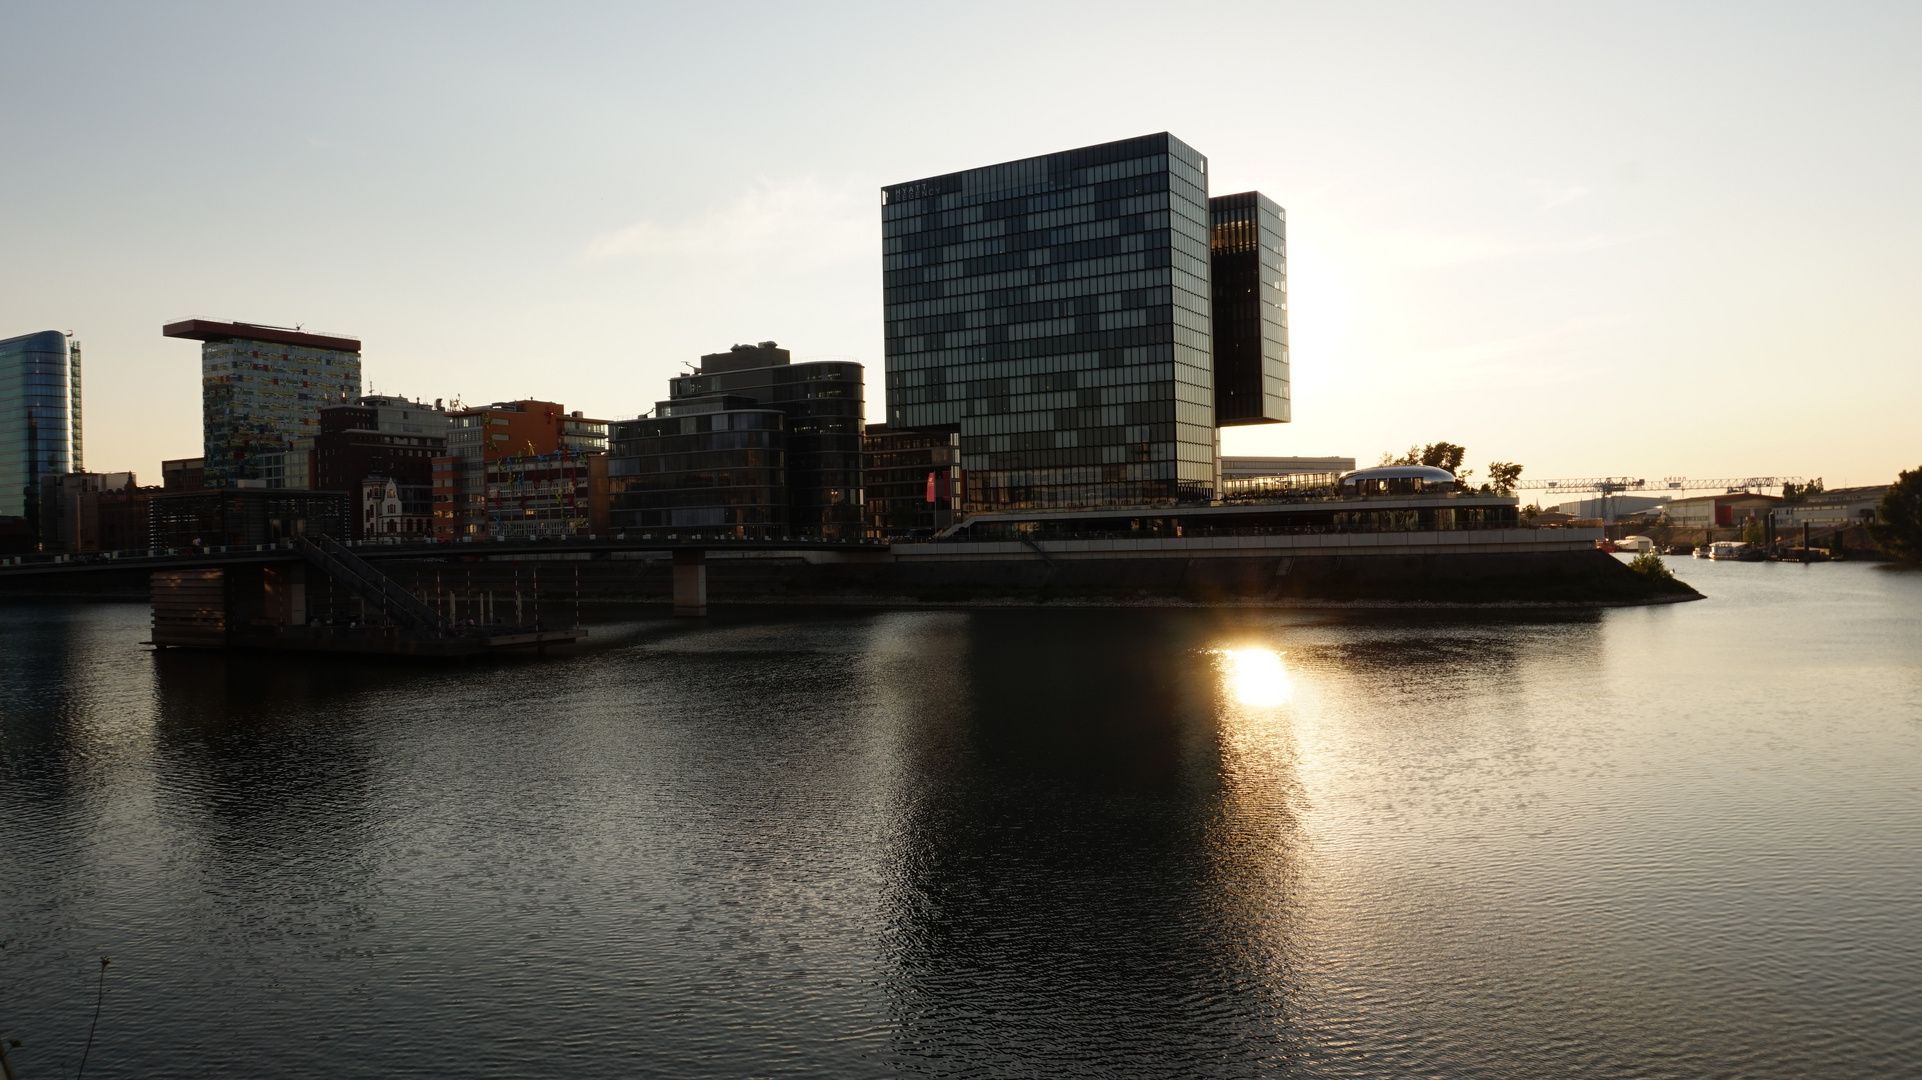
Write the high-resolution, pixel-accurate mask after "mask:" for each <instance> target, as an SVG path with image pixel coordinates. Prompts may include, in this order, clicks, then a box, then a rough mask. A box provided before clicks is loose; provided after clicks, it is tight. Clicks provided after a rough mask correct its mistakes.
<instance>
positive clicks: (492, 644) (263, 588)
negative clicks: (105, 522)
mask: <svg viewBox="0 0 1922 1080" xmlns="http://www.w3.org/2000/svg"><path fill="white" fill-rule="evenodd" d="M712 551H739V552H837V553H841V554H844V555H854V556H856V557H860V556H867V557H869V558H873V559H885V558H887V557H888V545H887V544H886V543H885V542H883V541H874V540H832V539H820V538H809V537H789V538H782V539H741V538H734V537H725V536H713V535H704V534H683V533H668V534H659V535H656V534H642V535H640V536H638V537H632V536H626V535H619V536H614V537H569V538H557V539H548V540H521V541H505V540H494V541H480V542H471V543H458V542H457V543H442V542H436V541H431V540H423V541H413V542H399V543H392V542H381V541H361V542H358V543H353V542H349V543H342V542H339V541H336V540H334V539H332V538H331V537H327V536H324V535H321V536H315V537H311V538H310V537H307V536H294V537H290V538H287V539H283V540H280V541H278V542H275V543H270V544H251V545H233V546H213V547H198V548H146V549H135V550H131V551H107V552H82V553H75V554H54V553H48V554H37V555H16V556H11V557H8V558H6V559H4V560H0V586H3V585H4V584H6V583H7V582H20V581H22V580H23V579H38V580H42V581H44V580H46V579H49V578H55V579H57V578H59V577H63V576H75V575H95V574H101V573H103V572H111V573H115V574H119V575H138V574H144V575H146V576H147V579H148V582H149V585H150V588H151V596H152V601H153V605H154V642H153V643H154V644H156V645H161V646H172V645H180V646H197V647H212V648H224V647H251V648H279V649H295V650H302V651H334V652H376V653H402V654H410V655H469V654H474V653H481V652H490V651H496V650H499V649H501V648H507V647H520V646H532V647H536V648H544V647H545V646H547V645H550V644H557V643H567V642H572V641H576V640H579V639H580V638H583V637H585V636H586V632H585V631H584V630H581V629H580V628H579V627H578V626H574V627H568V628H561V629H556V628H553V627H549V626H546V625H544V624H543V623H542V622H541V620H540V618H539V615H538V612H539V610H540V604H539V592H538V580H539V578H538V573H537V574H536V576H535V577H534V579H533V580H534V583H535V585H536V588H535V590H534V594H533V595H534V603H533V611H534V612H535V615H534V618H533V619H532V621H531V622H530V621H529V620H528V619H527V617H526V614H525V607H524V605H523V603H522V599H523V598H522V590H521V589H520V588H519V587H518V586H516V588H515V589H514V590H513V592H512V596H513V602H512V605H511V609H510V611H511V614H510V611H503V610H502V605H500V604H497V603H496V602H495V596H494V594H493V592H491V591H490V592H487V593H486V594H484V595H480V594H476V595H473V596H470V597H468V598H466V599H465V600H463V599H462V598H460V597H457V596H455V595H454V593H453V592H452V591H451V590H450V591H447V592H444V593H443V592H442V591H440V590H438V589H437V590H436V591H435V595H434V597H433V599H432V600H431V601H430V600H428V599H424V598H423V597H422V596H420V595H416V594H415V593H414V592H412V591H410V590H408V589H407V588H406V587H404V586H403V585H401V584H400V583H399V582H397V581H395V580H394V579H393V578H391V577H389V576H388V575H387V574H385V573H383V572H381V571H380V570H379V569H377V568H376V567H375V565H374V564H375V563H376V562H380V561H386V560H394V559H408V560H415V561H443V562H448V563H458V562H471V561H487V562H494V561H511V560H516V559H524V558H542V557H553V556H557V555H558V556H574V557H579V556H583V555H585V556H587V557H588V558H590V559H591V558H595V557H602V558H606V557H611V556H613V555H615V554H617V553H632V552H659V553H662V554H665V555H668V556H670V557H671V558H672V559H673V583H674V613H675V614H676V615H683V616H700V615H705V614H707V555H708V553H709V552H712ZM308 571H318V572H319V573H321V574H322V575H324V577H325V580H326V581H327V582H328V583H330V585H338V586H341V587H342V588H343V589H345V590H346V592H347V593H348V594H349V595H350V596H351V598H352V599H354V600H356V601H357V602H358V609H357V612H358V616H359V617H357V618H354V619H352V620H351V621H348V622H347V623H346V624H345V625H336V623H337V622H338V620H335V619H332V618H329V619H328V620H327V622H326V623H325V624H320V623H319V621H318V620H310V618H309V615H310V612H311V609H310V607H309V604H308V592H307V580H306V573H307V572H308ZM328 595H329V597H330V598H331V597H332V595H333V593H332V589H331V587H330V588H329V591H328ZM463 604H465V610H463ZM329 614H330V616H331V615H332V614H334V612H333V611H332V609H331V604H330V612H329ZM463 615H464V616H466V617H465V618H464V619H463V618H462V616H463Z"/></svg>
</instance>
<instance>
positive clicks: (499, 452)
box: [433, 399, 607, 540]
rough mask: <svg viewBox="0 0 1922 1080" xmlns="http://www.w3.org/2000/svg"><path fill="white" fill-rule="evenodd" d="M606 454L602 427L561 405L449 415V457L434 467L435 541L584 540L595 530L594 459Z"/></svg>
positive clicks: (499, 406) (523, 404) (510, 405)
mask: <svg viewBox="0 0 1922 1080" xmlns="http://www.w3.org/2000/svg"><path fill="white" fill-rule="evenodd" d="M606 452H607V421H605V420H594V419H589V418H588V417H586V416H584V415H582V414H581V413H580V412H579V411H578V410H576V411H574V412H569V411H568V410H567V407H566V406H565V405H562V404H560V403H559V402H554V401H535V400H531V399H530V400H523V401H498V402H495V403H494V404H492V405H481V406H476V407H473V408H458V407H457V408H455V409H452V410H450V411H449V413H448V432H447V451H446V453H445V454H444V455H443V456H440V457H437V458H435V459H434V460H433V496H434V504H433V505H434V535H436V536H438V537H439V538H441V539H443V540H455V539H462V538H473V539H481V538H484V537H490V536H514V537H517V538H519V537H529V536H560V535H575V534H586V533H588V532H590V531H592V526H593V498H592V491H593V476H594V472H595V468H596V463H595V462H594V461H592V460H591V459H593V458H594V457H596V456H598V455H603V454H605V453H606ZM601 475H605V473H604V472H602V474H601Z"/></svg>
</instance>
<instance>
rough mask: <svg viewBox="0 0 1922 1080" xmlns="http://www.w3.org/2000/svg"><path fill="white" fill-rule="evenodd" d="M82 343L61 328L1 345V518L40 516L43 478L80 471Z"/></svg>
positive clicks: (7, 340) (16, 338) (13, 339)
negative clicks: (41, 482)
mask: <svg viewBox="0 0 1922 1080" xmlns="http://www.w3.org/2000/svg"><path fill="white" fill-rule="evenodd" d="M80 447H81V438H80V343H79V342H77V341H74V340H72V339H71V338H69V337H67V335H65V334H63V333H61V332H59V331H58V330H43V331H40V332H39V333H36V334H25V335H22V336H20V337H13V338H7V339H6V340H4V341H0V517H19V518H36V519H37V517H38V513H39V509H38V505H39V501H40V478H41V477H43V476H56V475H59V474H61V473H70V472H78V471H80V470H81V469H82V468H83V467H84V463H83V461H82V460H81V452H80Z"/></svg>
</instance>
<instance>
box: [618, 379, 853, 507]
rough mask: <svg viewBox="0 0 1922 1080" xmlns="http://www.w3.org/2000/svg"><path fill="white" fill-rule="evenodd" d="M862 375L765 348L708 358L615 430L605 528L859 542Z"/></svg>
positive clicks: (673, 382)
mask: <svg viewBox="0 0 1922 1080" xmlns="http://www.w3.org/2000/svg"><path fill="white" fill-rule="evenodd" d="M864 398H865V379H864V374H863V370H862V367H861V365H860V364H858V363H854V362H853V361H844V360H817V361H810V362H806V363H800V364H796V363H793V362H792V358H791V354H790V353H789V351H788V350H786V349H783V348H781V347H780V346H779V345H777V344H776V343H774V342H772V341H763V342H761V343H760V344H758V345H736V346H734V347H733V348H731V349H729V350H728V351H727V352H724V353H709V354H707V355H705V356H703V357H701V364H700V367H699V369H698V370H697V371H695V372H694V373H693V374H691V375H683V376H679V377H677V378H675V379H673V380H671V381H670V382H669V384H668V400H666V401H662V402H659V403H657V404H656V405H655V409H654V416H653V417H652V418H642V419H638V420H628V421H623V422H621V423H619V424H616V425H615V432H614V450H613V452H612V454H611V455H610V459H609V462H608V483H609V496H608V497H609V520H610V527H611V528H614V529H617V530H620V529H629V528H641V529H655V528H704V529H708V530H724V531H726V532H728V533H729V534H731V535H739V536H766V535H783V534H799V535H806V536H840V537H857V536H860V535H861V534H862V532H863V531H864V529H865V525H864V522H863V518H862V510H861V507H862V500H863V495H862V491H863V486H862V484H863V481H862V472H861V469H862V460H861V452H862V447H861V429H862V423H863V422H862V415H863V411H864V409H865V407H866V406H865V403H864Z"/></svg>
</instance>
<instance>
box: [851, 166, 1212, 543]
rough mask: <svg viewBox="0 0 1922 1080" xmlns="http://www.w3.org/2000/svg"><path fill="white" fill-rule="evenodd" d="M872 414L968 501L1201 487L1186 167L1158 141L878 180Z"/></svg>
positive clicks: (1170, 495) (1202, 370)
mask: <svg viewBox="0 0 1922 1080" xmlns="http://www.w3.org/2000/svg"><path fill="white" fill-rule="evenodd" d="M882 233H883V245H884V289H885V302H886V319H887V323H886V339H887V399H888V414H887V423H888V425H889V426H890V427H892V428H897V429H899V428H929V429H945V430H953V431H958V432H959V433H960V436H961V458H962V465H963V468H964V469H965V471H966V473H967V476H968V503H969V505H970V507H972V508H982V509H1014V508H1030V507H1050V506H1060V507H1066V506H1099V505H1130V504H1159V503H1171V502H1175V501H1189V500H1205V499H1207V498H1209V497H1211V496H1212V494H1213V487H1214V459H1215V432H1214V423H1215V420H1214V404H1215V395H1214V379H1213V372H1212V370H1211V364H1212V359H1211V357H1212V352H1211V347H1210V345H1211V342H1210V335H1211V325H1212V323H1211V316H1210V303H1211V296H1210V250H1209V238H1208V196H1207V164H1206V160H1205V159H1204V158H1203V157H1202V156H1201V155H1200V154H1199V153H1197V152H1195V151H1194V150H1193V149H1191V148H1189V147H1188V146H1186V145H1184V144H1182V143H1181V142H1180V140H1178V139H1175V138H1174V137H1173V136H1171V135H1168V134H1166V133H1163V134H1158V135H1151V136H1147V137H1144V138H1139V139H1129V140H1125V141H1122V142H1116V143H1107V144H1104V145H1100V146H1093V147H1086V148H1084V149H1081V150H1072V151H1067V152H1065V153H1059V154H1050V155H1046V156H1043V157H1037V158H1029V159H1026V160H1024V161H1016V162H1009V163H1007V164H1004V165H996V166H989V167H987V168H981V169H971V170H967V171H964V172H958V173H950V174H948V175H945V176H938V177H933V178H931V179H928V180H922V181H916V182H914V183H908V184H897V185H893V186H890V187H888V188H885V189H883V203H882Z"/></svg>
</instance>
